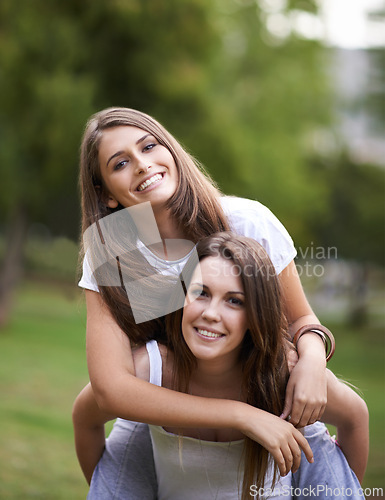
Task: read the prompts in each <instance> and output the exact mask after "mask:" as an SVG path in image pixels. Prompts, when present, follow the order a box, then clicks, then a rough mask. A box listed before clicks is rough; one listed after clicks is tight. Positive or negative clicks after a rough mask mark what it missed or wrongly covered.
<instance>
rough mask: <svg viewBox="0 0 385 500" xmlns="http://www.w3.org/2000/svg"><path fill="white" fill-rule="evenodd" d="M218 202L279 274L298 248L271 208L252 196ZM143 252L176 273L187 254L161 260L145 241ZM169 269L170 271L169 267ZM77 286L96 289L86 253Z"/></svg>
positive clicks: (233, 227) (232, 224)
mask: <svg viewBox="0 0 385 500" xmlns="http://www.w3.org/2000/svg"><path fill="white" fill-rule="evenodd" d="M221 204H222V208H223V211H224V213H225V215H226V216H227V218H228V221H229V225H230V229H231V230H232V231H233V232H234V233H237V234H241V235H243V236H248V237H249V238H253V239H255V240H256V241H258V243H260V244H261V245H262V246H263V247H264V249H265V250H266V252H267V253H268V255H269V257H270V259H271V261H272V263H273V265H274V267H275V270H276V273H277V274H279V273H280V272H281V271H283V269H285V267H286V266H287V265H288V264H289V263H290V262H291V261H292V260H293V259H294V257H295V256H296V254H297V252H296V249H295V248H294V244H293V240H292V239H291V237H290V235H289V233H288V232H287V231H286V229H285V227H284V226H283V225H282V224H281V222H280V221H279V220H278V219H277V217H275V215H273V214H272V212H271V211H270V210H269V209H268V208H267V207H265V206H264V205H262V204H261V203H259V202H258V201H254V200H247V199H245V198H237V197H235V196H223V197H221ZM141 250H142V253H143V255H144V256H145V257H146V258H147V260H148V261H149V262H150V264H151V265H153V266H154V267H155V268H157V269H158V270H159V272H168V273H169V272H172V271H173V273H176V274H179V273H180V272H181V271H182V269H183V266H184V265H185V263H186V262H187V259H188V257H189V255H190V254H188V255H186V256H185V257H183V258H182V259H180V260H178V261H174V262H170V261H164V260H162V259H160V258H159V257H157V256H156V255H154V254H153V253H152V252H151V251H150V250H149V249H148V248H146V247H145V246H144V245H143V247H142V249H141ZM171 270H172V271H171ZM79 286H80V287H82V288H86V289H88V290H94V291H96V292H98V291H99V289H98V285H97V282H96V279H95V277H94V276H93V274H92V270H91V266H90V264H89V261H88V259H87V254H86V257H85V258H84V261H83V275H82V277H81V279H80V281H79Z"/></svg>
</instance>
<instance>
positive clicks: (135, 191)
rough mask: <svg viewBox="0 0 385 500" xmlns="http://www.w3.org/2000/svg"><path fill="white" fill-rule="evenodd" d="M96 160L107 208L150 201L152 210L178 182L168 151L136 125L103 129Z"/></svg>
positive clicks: (171, 192)
mask: <svg viewBox="0 0 385 500" xmlns="http://www.w3.org/2000/svg"><path fill="white" fill-rule="evenodd" d="M99 163H100V172H101V176H102V178H103V183H104V192H105V196H106V204H107V206H108V207H109V208H117V206H118V205H119V204H120V205H122V206H123V207H125V208H126V207H131V206H133V205H137V204H138V203H142V202H144V201H150V202H151V205H152V207H153V209H154V210H156V209H157V208H159V207H163V206H164V204H165V203H166V202H167V201H168V200H169V199H170V198H171V196H172V195H173V194H174V193H175V191H176V189H177V186H178V171H177V168H176V165H175V161H174V158H173V156H172V155H171V153H170V151H169V150H168V149H167V148H165V147H164V146H162V145H161V144H159V142H158V141H157V139H156V138H155V137H154V136H153V135H151V134H150V133H148V132H146V131H145V130H142V129H140V128H138V127H132V126H119V127H113V128H109V129H106V130H104V131H103V137H102V139H101V141H100V146H99Z"/></svg>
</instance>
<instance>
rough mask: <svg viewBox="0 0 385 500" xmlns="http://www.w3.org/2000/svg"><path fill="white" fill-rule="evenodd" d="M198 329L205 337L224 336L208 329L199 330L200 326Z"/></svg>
mask: <svg viewBox="0 0 385 500" xmlns="http://www.w3.org/2000/svg"><path fill="white" fill-rule="evenodd" d="M197 330H198V332H199V333H200V334H201V335H203V336H204V337H212V338H215V339H217V338H219V337H222V335H221V334H220V333H214V332H208V331H207V330H199V328H197Z"/></svg>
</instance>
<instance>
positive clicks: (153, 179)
mask: <svg viewBox="0 0 385 500" xmlns="http://www.w3.org/2000/svg"><path fill="white" fill-rule="evenodd" d="M161 178H162V175H161V174H155V175H153V176H152V177H150V178H149V179H147V180H146V181H145V182H142V184H141V185H140V186H139V187H138V191H143V190H144V189H146V188H148V186H151V184H153V183H154V182H157V181H160V180H161Z"/></svg>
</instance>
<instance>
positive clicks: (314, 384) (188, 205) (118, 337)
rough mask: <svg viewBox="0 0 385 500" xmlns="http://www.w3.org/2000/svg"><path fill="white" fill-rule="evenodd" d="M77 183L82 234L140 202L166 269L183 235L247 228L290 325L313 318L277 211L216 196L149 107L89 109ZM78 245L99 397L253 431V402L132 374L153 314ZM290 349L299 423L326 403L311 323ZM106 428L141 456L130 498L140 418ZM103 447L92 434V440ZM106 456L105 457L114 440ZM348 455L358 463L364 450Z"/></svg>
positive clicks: (319, 348) (143, 415)
mask: <svg viewBox="0 0 385 500" xmlns="http://www.w3.org/2000/svg"><path fill="white" fill-rule="evenodd" d="M80 185H81V190H82V213H83V234H85V232H86V230H87V229H89V228H90V227H93V226H96V227H97V229H98V231H99V230H100V226H101V225H102V222H103V219H105V218H106V216H111V215H115V214H117V213H118V212H119V210H122V209H124V208H132V207H136V206H138V205H140V204H142V203H144V202H149V203H150V204H151V208H152V210H153V214H154V218H155V221H156V226H157V228H158V231H159V236H160V241H159V242H155V244H152V245H149V248H150V251H151V254H152V255H153V257H154V259H155V260H158V261H159V262H161V261H162V262H165V263H166V265H167V266H168V267H169V269H171V270H172V268H173V263H174V262H177V263H180V262H183V257H185V255H186V254H188V252H189V250H190V249H191V246H190V247H188V245H187V246H185V245H184V244H183V242H186V241H189V242H193V243H195V242H196V241H199V240H200V239H201V238H203V237H205V236H207V235H209V234H212V233H214V232H217V231H223V230H228V229H231V230H233V231H235V232H238V233H240V234H244V235H246V236H250V237H253V238H255V239H256V240H257V241H259V242H260V243H261V244H262V245H263V246H264V247H265V248H266V250H267V252H268V253H269V255H270V257H271V259H272V262H273V265H274V267H275V269H276V271H277V273H279V279H280V282H281V286H282V289H283V295H284V304H285V308H286V314H287V318H288V321H289V333H290V335H291V336H293V335H294V334H295V332H297V331H298V330H299V329H300V328H302V327H304V326H306V325H308V324H312V325H314V324H319V322H318V319H317V318H316V316H315V315H314V313H313V311H312V310H311V308H310V306H309V304H308V302H307V300H306V297H305V295H304V293H303V290H302V287H301V284H300V280H299V277H298V274H297V272H296V268H295V264H294V261H293V258H294V256H295V249H294V246H293V244H292V241H291V239H290V237H289V236H288V234H287V232H286V230H285V229H284V228H283V226H282V225H281V224H280V223H279V221H278V220H277V219H276V218H275V217H274V216H273V215H272V214H271V213H270V212H269V211H268V209H266V208H265V207H263V206H262V205H260V204H259V203H257V202H252V201H249V200H241V199H237V198H232V197H230V198H227V197H221V196H220V194H219V192H218V190H217V189H216V188H215V187H214V185H213V183H212V182H211V181H210V179H209V178H208V176H207V175H206V174H205V173H204V172H203V170H202V169H201V168H200V167H199V166H198V164H197V163H196V161H195V160H194V159H193V158H192V157H191V156H190V155H189V154H188V153H186V152H185V151H184V150H183V148H182V147H181V146H180V144H179V143H178V142H177V141H176V140H175V139H174V138H173V137H172V136H171V135H170V134H169V133H168V132H167V131H166V130H165V129H164V128H163V127H162V126H161V125H160V124H159V123H158V122H156V121H155V120H154V119H152V118H151V117H149V116H148V115H145V114H143V113H140V112H137V111H135V110H130V109H127V108H110V109H107V110H104V111H102V112H100V113H98V114H96V115H94V116H93V117H92V118H91V120H90V121H89V123H88V124H87V128H86V131H85V134H84V137H83V142H82V150H81V175H80ZM137 229H138V234H137V236H138V240H143V241H146V239H147V238H148V234H146V231H147V227H146V224H144V225H143V224H142V225H141V224H138V225H137ZM100 234H101V233H100ZM122 238H123V236H122ZM123 240H124V238H123ZM173 240H178V241H179V242H182V243H181V244H180V245H179V246H178V245H174V246H173V247H172V250H171V251H169V252H168V253H167V250H168V247H167V246H166V247H165V245H164V242H165V241H173ZM105 243H106V242H105V241H104V240H103V236H102V234H101V237H100V241H99V246H102V247H103V248H104V247H107V245H106V244H105ZM113 243H114V245H115V247H114V245H112V246H111V247H110V249H113V248H115V250H114V251H115V252H116V245H118V246H119V245H120V246H124V245H123V243H122V242H116V241H114V242H113ZM85 250H86V258H85V259H84V275H83V277H82V280H81V281H80V285H81V286H83V287H84V288H85V289H86V302H87V361H88V369H89V374H90V379H91V383H92V387H93V390H94V392H95V397H96V400H97V402H98V405H99V406H100V407H101V408H102V409H103V410H105V411H107V412H108V413H111V414H114V415H119V416H120V417H122V418H124V419H129V420H130V421H142V422H147V423H160V424H161V425H166V426H175V427H184V426H185V425H186V424H187V423H188V424H189V425H190V423H191V422H194V425H196V426H197V427H212V426H213V425H214V424H215V425H216V426H218V427H228V426H229V424H230V423H231V425H234V426H235V427H236V428H237V429H238V430H239V431H241V432H243V433H244V434H246V435H248V436H249V437H251V438H253V436H255V432H256V429H255V426H254V424H253V418H252V416H253V411H254V410H253V408H251V407H248V406H247V405H244V404H240V403H239V402H231V401H229V400H218V399H217V400H210V399H207V398H205V399H203V400H199V401H197V399H196V398H194V397H192V396H188V395H181V394H178V393H177V392H175V391H165V390H164V389H160V388H157V387H154V386H153V385H150V384H148V383H145V382H143V381H142V380H139V379H138V378H137V377H135V371H134V366H133V359H132V354H131V345H132V343H139V342H144V341H146V340H149V339H151V338H159V337H161V332H162V324H161V321H160V320H158V319H154V320H153V321H148V322H144V323H141V324H138V323H137V322H136V321H135V318H134V315H133V313H132V309H131V306H130V303H129V301H128V299H127V294H126V292H125V290H124V287H122V286H117V284H116V283H115V282H114V283H113V286H105V283H104V282H102V285H103V286H98V283H97V280H96V282H95V280H93V278H92V274H93V276H94V277H95V276H97V272H96V269H95V266H93V264H92V262H93V259H94V257H95V253H97V252H96V250H95V247H94V246H93V245H92V244H91V245H88V246H87V248H86V249H85ZM111 251H112V250H111ZM114 251H113V253H114ZM116 255H120V254H119V253H115V254H113V255H110V257H111V258H112V259H114V258H116ZM97 258H98V257H96V260H97ZM144 260H145V261H146V262H147V263H148V260H147V259H146V258H145V259H144ZM123 266H124V264H123ZM149 266H150V267H153V266H151V264H149ZM127 267H129V264H127V265H126V268H127ZM129 271H130V270H129V269H125V272H129ZM135 272H137V270H136V271H135ZM174 274H175V271H174ZM146 277H148V275H146ZM155 281H156V280H155ZM144 305H145V304H144ZM319 328H320V329H322V326H321V325H320V326H319ZM297 350H298V355H299V361H298V363H297V365H296V366H295V368H294V370H293V372H292V373H291V375H290V378H289V382H288V385H287V390H286V400H285V408H284V411H283V417H287V416H288V415H289V414H290V417H291V421H292V422H293V424H295V425H301V426H303V425H306V424H308V423H313V422H315V421H316V420H318V419H319V418H320V417H321V415H322V413H323V411H324V408H325V403H326V375H325V373H326V372H325V355H324V345H323V342H322V339H321V338H320V336H319V335H318V334H317V333H316V334H314V333H312V332H308V333H307V334H306V335H302V336H301V337H300V340H299V341H298V343H297ZM198 408H199V410H198ZM155 410H156V411H155ZM356 411H357V412H360V413H361V414H362V416H363V418H364V417H365V416H366V409H364V408H362V407H357V408H356ZM119 425H120V424H119ZM114 436H116V437H117V439H116V440H115V447H116V450H117V453H120V452H121V451H122V450H120V449H119V445H120V444H121V443H122V440H123V436H124V443H126V445H127V444H128V443H129V446H132V447H133V448H136V449H138V450H141V452H142V454H143V458H142V459H141V458H140V457H139V455H138V456H137V457H136V459H135V461H133V463H132V464H131V466H132V469H131V472H130V473H132V476H133V477H132V481H133V485H134V484H135V483H136V484H137V485H138V487H137V492H138V493H135V487H134V486H133V493H132V497H131V498H141V499H143V498H147V497H148V498H151V495H152V493H151V491H148V492H147V487H146V493H145V492H143V491H142V490H141V485H140V474H141V471H144V470H146V474H145V478H146V483H147V482H148V481H147V480H148V477H149V474H150V471H149V470H147V469H148V467H149V468H150V469H151V459H152V456H151V446H150V445H149V437H148V430H147V428H146V427H145V426H139V425H137V424H135V423H133V422H127V427H126V428H124V427H123V428H122V427H120V428H119V427H118V426H117V428H116V430H115V428H114V430H113V432H112V436H111V443H114ZM103 447H104V444H102V443H101V450H102V449H103ZM112 448H113V447H112ZM111 457H112V460H113V457H114V451H113V449H111ZM357 460H359V461H360V463H359V464H358V468H361V470H362V471H363V470H364V468H365V464H366V461H365V454H361V458H360V459H357ZM143 464H145V465H143ZM148 464H150V465H148ZM136 466H137V468H136ZM146 467H147V469H146ZM116 481H117V482H119V478H117V479H116ZM150 490H151V488H150ZM143 495H148V496H147V497H146V496H143Z"/></svg>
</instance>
